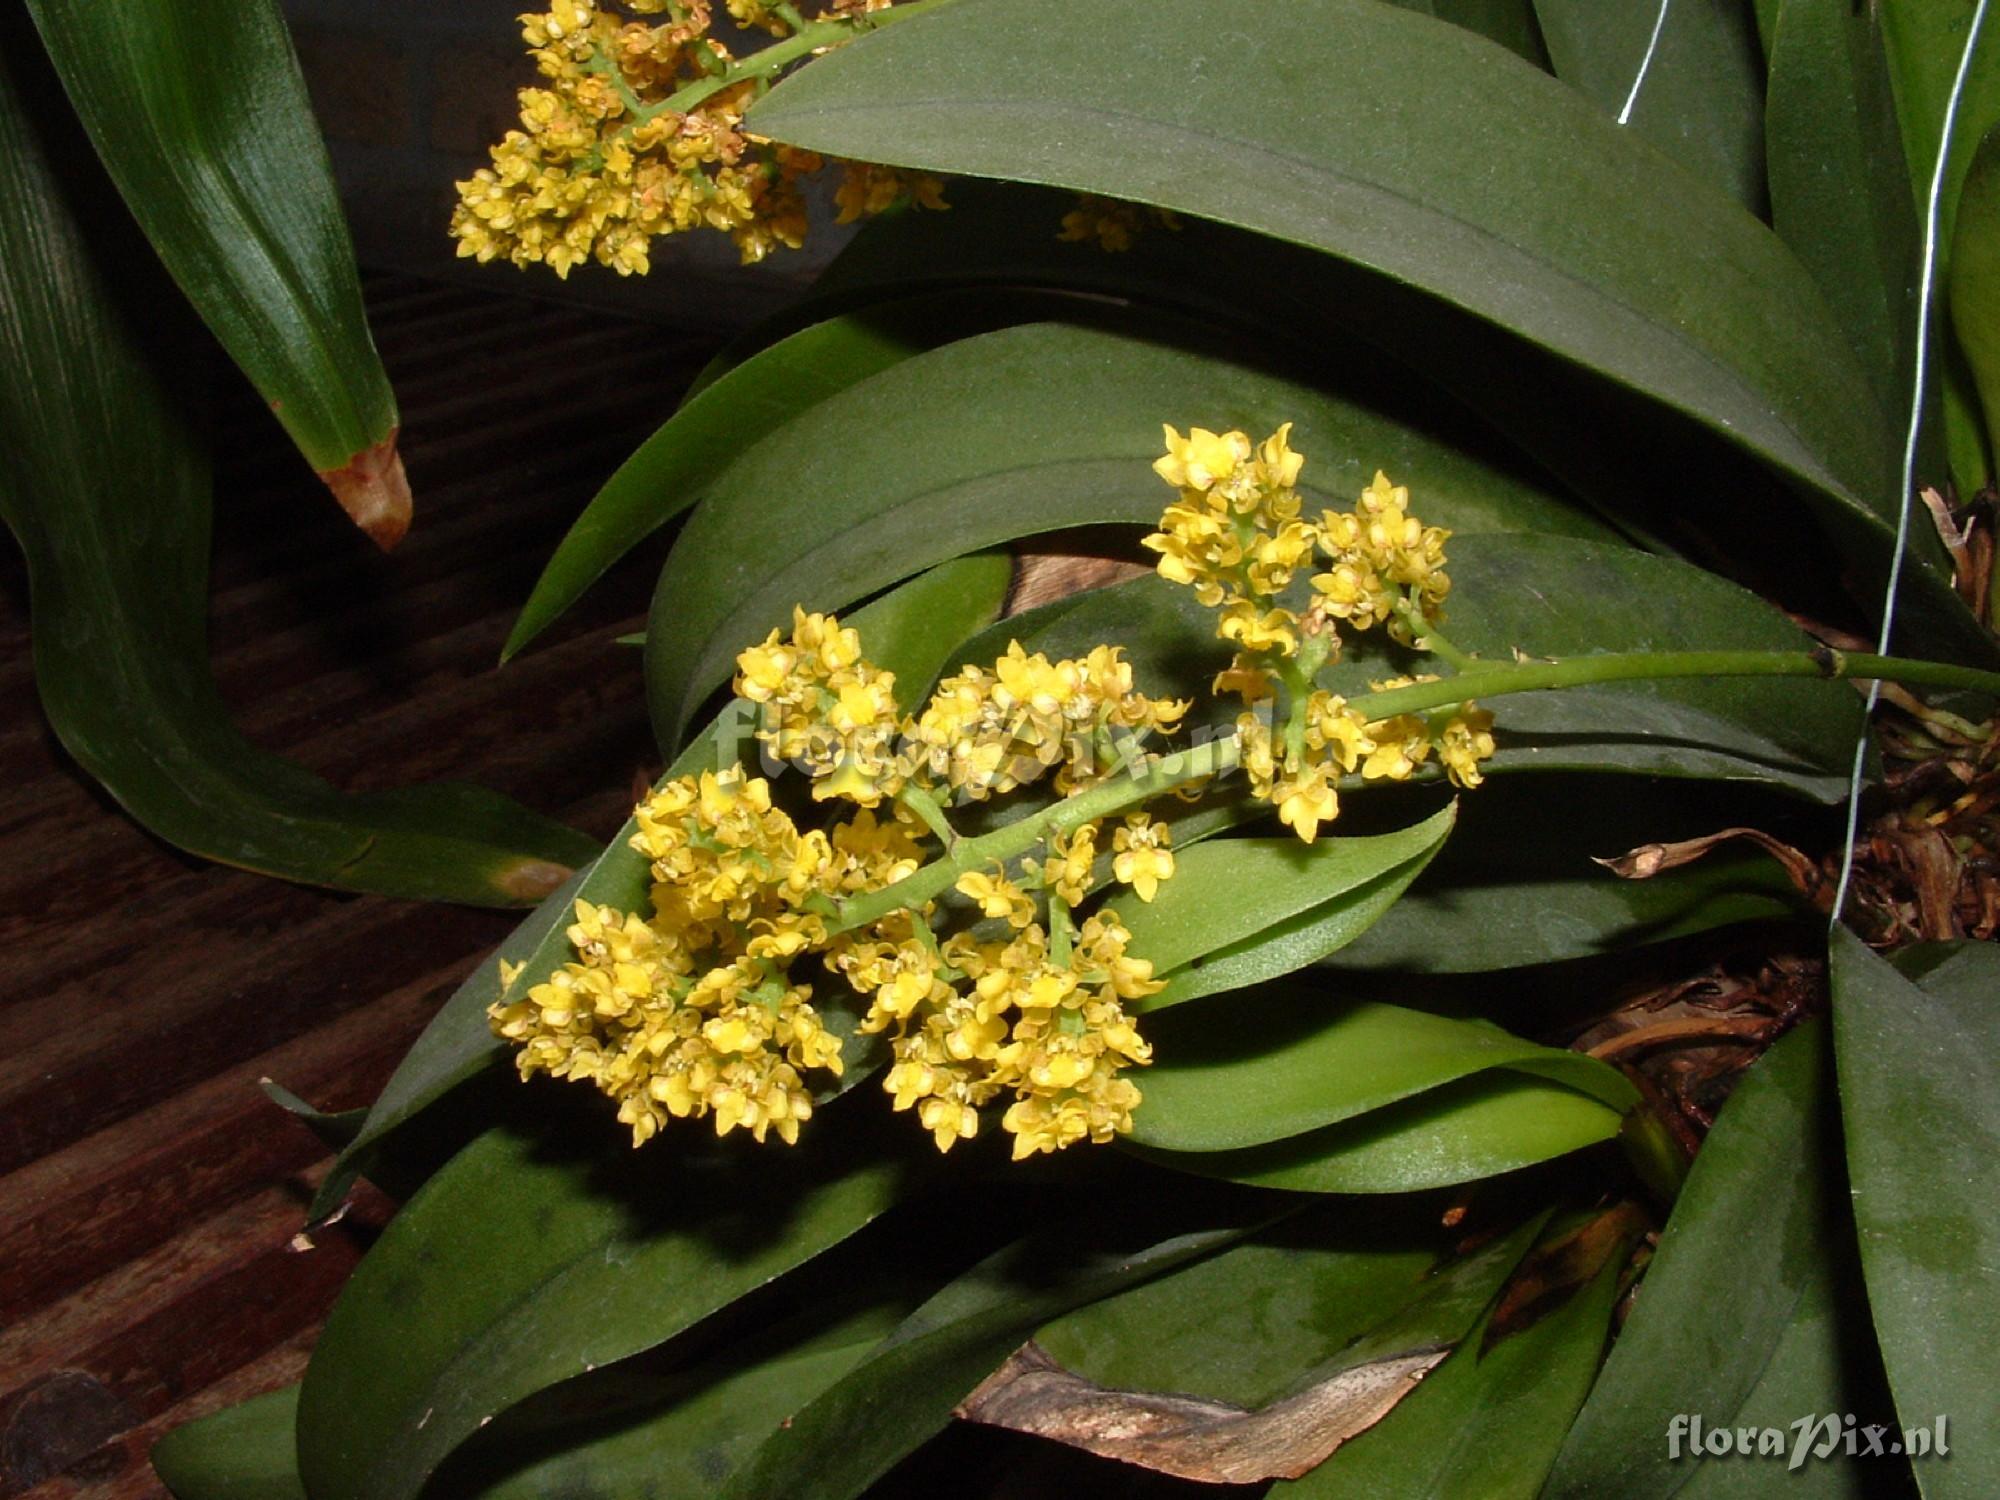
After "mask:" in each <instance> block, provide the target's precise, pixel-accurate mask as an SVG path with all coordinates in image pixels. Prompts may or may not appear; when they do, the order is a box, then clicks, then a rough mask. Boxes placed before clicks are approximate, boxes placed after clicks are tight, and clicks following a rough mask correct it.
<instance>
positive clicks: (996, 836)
mask: <svg viewBox="0 0 2000 1500" xmlns="http://www.w3.org/2000/svg"><path fill="white" fill-rule="evenodd" d="M1241 755H1242V746H1241V745H1240V744H1238V743H1237V740H1236V737H1235V736H1234V735H1226V736H1224V737H1223V738H1221V739H1215V740H1210V741H1208V742H1207V743H1205V744H1200V745H1190V746H1189V747H1188V748H1187V749H1185V750H1176V751H1175V752H1174V753H1173V754H1171V755H1162V756H1159V757H1158V758H1156V759H1154V760H1152V761H1149V762H1147V763H1146V764H1145V765H1144V766H1141V767H1139V768H1138V769H1136V770H1133V771H1129V772H1127V773H1126V774H1125V775H1123V776H1116V777H1113V778H1112V779H1111V780H1109V781H1106V782H1102V783H1100V784H1099V785H1097V786H1094V787H1091V788H1090V789H1089V790H1088V791H1082V792H1078V793H1077V794H1076V795H1075V796H1073V797H1065V798H1064V799H1063V800H1062V801H1060V802H1058V803H1056V804H1054V805H1053V806H1051V807H1045V808H1043V809H1042V810H1041V811H1040V812H1035V813H1030V814H1029V815H1028V816H1027V817H1025V818H1017V819H1015V820H1014V821H1013V822H1012V823H1008V824H1006V825H1005V826H1003V827H1000V828H996V829H994V830H993V831H992V832H991V833H986V834H981V835H980V836H979V837H978V838H961V839H960V840H959V841H958V846H957V847H956V848H955V849H952V850H948V851H947V852H946V853H945V854H944V855H942V856H941V857H939V858H937V859H934V860H932V861H931V862H930V863H929V864H927V865H925V866H924V867H923V868H922V869H921V870H918V871H917V872H916V873H915V874H912V875H906V876H904V877H903V879H901V880H899V881H897V882H896V883H895V884H894V885H890V886H884V887H883V888H882V889H881V890H879V891H869V892H868V893H867V894H866V895H861V896H856V897H854V898H853V899H852V900H850V901H843V902H841V903H840V907H839V915H838V916H837V917H835V919H834V920H833V921H831V922H829V923H828V924H827V931H828V933H829V934H833V933H841V932H851V931H853V930H854V929H855V928H857V927H866V926H867V925H868V924H869V923H871V922H879V921H880V920H881V919H882V918H884V917H886V916H888V915H889V913H891V912H894V911H901V910H902V909H903V908H904V907H920V906H922V905H923V904H924V903H925V902H927V901H933V900H936V899H937V898H938V897H939V896H941V895H943V894H944V893H945V892H946V891H948V890H950V889H951V888H952V886H954V885H956V884H957V883H958V877H959V876H961V875H963V874H965V873H966V872H967V871H969V870H982V869H985V868H986V867H987V866H989V865H993V864H1002V865H1004V864H1005V863H1006V862H1007V861H1008V860H1010V859H1017V858H1019V857H1020V856H1021V855H1023V854H1026V853H1027V852H1028V851H1029V850H1030V849H1032V848H1034V847H1035V845H1037V844H1038V843H1040V842H1041V841H1042V840H1043V839H1045V838H1047V837H1048V836H1049V834H1051V833H1061V834H1065V835H1067V834H1071V833H1074V832H1076V830H1077V829H1079V828H1081V827H1082V826H1083V825H1084V824H1085V823H1091V822H1095V821H1096V820H1097V819H1099V818H1107V817H1110V816H1112V815H1113V814H1116V813H1121V812H1124V811H1126V810H1127V809H1128V808H1133V807H1139V806H1142V805H1143V804H1145V803H1147V802H1150V801H1152V800H1153V798H1155V797H1157V796H1159V795H1161V794H1162V793H1164V792H1170V791H1172V790H1174V788H1176V787H1181V786H1186V785H1187V784H1188V783H1189V782H1191V781H1200V780H1201V779H1202V778H1204V777H1207V776H1219V775H1221V774H1222V773H1223V772H1224V771H1229V770H1233V769H1234V768H1235V766H1236V764H1237V761H1238V760H1239V758H1240V757H1241Z"/></svg>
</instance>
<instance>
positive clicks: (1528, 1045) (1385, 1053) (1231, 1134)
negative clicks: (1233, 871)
mask: <svg viewBox="0 0 2000 1500" xmlns="http://www.w3.org/2000/svg"><path fill="white" fill-rule="evenodd" d="M1205 847H1210V848H1214V847H1220V846H1216V845H1209V846H1205ZM1323 983H1324V982H1323V981H1318V980H1311V979H1307V980H1300V981H1298V982H1296V983H1293V984H1289V985H1284V986H1280V987H1275V988H1273V989H1269V990H1264V991H1260V992H1258V993H1257V994H1254V995H1242V996H1237V997H1234V998H1232V999H1230V1000H1227V1001H1211V1002H1210V1003H1209V1004H1207V1005H1202V1006H1198V1007H1196V1008H1195V1009H1193V1010H1189V1011H1184V1012H1181V1013H1180V1014H1178V1015H1176V1016H1174V1017H1173V1018H1172V1019H1171V1020H1161V1021H1158V1022H1155V1023H1153V1024H1152V1025H1150V1026H1149V1027H1148V1034H1149V1035H1150V1037H1151V1039H1152V1041H1153V1044H1154V1049H1155V1056H1154V1061H1153V1064H1152V1066H1151V1067H1149V1068H1148V1069H1146V1071H1145V1073H1144V1074H1143V1075H1140V1076H1139V1079H1138V1081H1139V1084H1140V1087H1141V1088H1142V1089H1143V1090H1144V1093H1145V1103H1144V1104H1143V1105H1142V1106H1141V1107H1140V1108H1139V1109H1138V1110H1137V1111H1136V1112H1135V1113H1134V1116H1133V1131H1132V1139H1133V1141H1134V1142H1135V1143H1137V1144H1139V1145H1142V1146H1150V1147H1155V1148H1158V1149H1160V1150H1166V1151H1235V1150H1241V1149H1242V1148H1244V1147H1249V1146H1261V1145H1264V1144H1265V1143H1267V1142H1270V1141H1276V1140H1283V1139H1288V1138H1291V1137H1294V1136H1301V1135H1304V1134H1306V1133H1307V1132H1309V1131H1314V1130H1318V1129H1320V1128H1322V1127H1324V1126H1328V1125H1333V1124H1337V1123H1338V1122H1340V1121H1343V1120H1351V1119H1354V1118H1356V1117H1357V1116H1362V1115H1366V1114H1368V1113H1370V1112H1371V1111H1374V1110H1379V1109H1382V1108H1384V1107H1386V1106H1388V1105H1391V1104H1395V1103H1398V1102H1400V1101H1401V1100H1404V1099H1409V1098H1412V1097H1414V1096H1416V1095H1418V1094H1423V1093H1427V1092H1429V1091H1430V1090H1432V1089H1436V1088H1441V1087H1443V1086H1444V1085H1446V1084H1450V1083H1455V1082H1457V1081H1458V1080H1459V1079H1462V1078H1469V1077H1472V1076H1474V1075H1475V1074H1479V1073H1485V1072H1488V1071H1490V1070H1493V1069H1506V1070H1510V1071H1513V1072H1516V1073H1525V1074H1529V1075H1532V1076H1534V1077H1537V1078H1546V1079H1548V1080H1550V1081H1551V1082H1555V1083H1560V1084H1564V1085H1566V1086H1568V1087H1571V1088H1574V1089H1576V1090H1577V1091H1578V1092H1580V1093H1584V1094H1588V1095H1591V1096H1592V1097H1594V1098H1596V1099H1597V1100H1599V1101H1600V1102H1601V1103H1603V1104H1605V1105H1607V1106H1609V1107H1610V1108H1612V1109H1616V1110H1621V1111H1622V1110H1627V1109H1630V1108H1631V1107H1632V1106H1633V1105H1634V1104H1636V1103H1637V1102H1638V1095H1637V1094H1636V1093H1635V1092H1634V1091H1633V1088H1632V1085H1631V1084H1630V1083H1628V1082H1626V1080H1625V1077H1624V1075H1623V1074H1621V1073H1619V1072H1618V1071H1617V1070H1616V1069H1615V1068H1612V1067H1610V1066H1608V1065H1607V1064H1605V1063H1601V1062H1598V1061H1597V1060H1595V1059H1594V1058H1590V1057H1585V1056H1584V1055H1583V1054H1581V1053H1577V1052H1565V1051H1563V1050H1562V1049H1560V1048H1556V1047H1543V1046H1539V1045H1537V1044H1536V1043H1534V1042H1530V1041H1525V1040H1523V1039H1522V1038H1520V1037H1517V1036H1513V1035H1510V1034H1509V1033H1508V1032H1506V1031H1503V1030H1502V1029H1501V1028H1500V1027H1498V1026H1495V1025H1493V1024H1492V1023H1491V1022H1490V1021H1482V1020H1455V1019H1453V1018H1451V1017H1449V1016H1435V1015H1431V1014H1429V1013H1427V1012H1425V1011H1420V1010H1408V1009H1405V1008H1403V1007H1401V1006H1397V1005H1386V1004H1382V1003H1380V1002H1376V1001H1370V1000H1346V999H1334V998H1332V997H1330V996H1327V995H1325V994H1321V993H1315V991H1316V990H1318V989H1320V988H1321V987H1322V985H1323Z"/></svg>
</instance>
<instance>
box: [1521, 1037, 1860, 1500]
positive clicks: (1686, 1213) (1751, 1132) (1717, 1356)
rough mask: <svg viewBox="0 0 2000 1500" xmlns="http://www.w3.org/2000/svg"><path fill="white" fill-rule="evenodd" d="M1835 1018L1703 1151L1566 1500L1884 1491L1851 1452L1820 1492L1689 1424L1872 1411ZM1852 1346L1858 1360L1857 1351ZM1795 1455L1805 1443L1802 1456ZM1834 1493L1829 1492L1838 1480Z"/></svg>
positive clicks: (1750, 1078) (1743, 1101)
mask: <svg viewBox="0 0 2000 1500" xmlns="http://www.w3.org/2000/svg"><path fill="white" fill-rule="evenodd" d="M1825 1031H1826V1029H1825V1027H1824V1026H1821V1025H1819V1024H1818V1023H1811V1024H1808V1025H1806V1026H1802V1027H1800V1028H1799V1029H1798V1030H1797V1031H1795V1032H1793V1033H1792V1034H1791V1035H1790V1036H1788V1037H1786V1038H1785V1039H1784V1040H1783V1041H1781V1042H1780V1043H1778V1044H1777V1046H1775V1047H1773V1048H1772V1049H1771V1050H1770V1052H1769V1053H1767V1054H1766V1055H1765V1057H1764V1058H1763V1059H1762V1060H1761V1061H1760V1062H1759V1063H1758V1064H1757V1065H1756V1067H1755V1068H1754V1069H1752V1070H1751V1072H1750V1073H1749V1074H1748V1075H1747V1076H1746V1077H1745V1078H1744V1080H1743V1082H1742V1083H1741V1084H1740V1085H1739V1086H1738V1087H1737V1090H1736V1092H1735V1094H1734V1095H1733V1096H1732V1097H1731V1098H1730V1100H1729V1103H1728V1104H1727V1105H1726V1106H1725V1107H1724V1108H1723V1111H1722V1113H1721V1116H1720V1117H1719V1118H1718V1119H1717V1121H1716V1125H1715V1129H1714V1130H1713V1131H1712V1132H1710V1134H1709V1136H1708V1139H1707V1141H1706V1142H1705V1143H1704V1144H1703V1146H1702V1149H1701V1154H1700V1155H1699V1156H1697V1157H1696V1158H1695V1162H1694V1167H1693V1169H1692V1170H1691V1171H1690V1172H1689V1174H1688V1179H1687V1183H1686V1185H1685V1186H1684V1187H1683V1188H1682V1190H1681V1194H1680V1197H1679V1199H1678V1200H1677V1201H1676V1202H1675V1204H1674V1211H1673V1216H1672V1217H1671V1218H1670V1219H1669V1220H1668V1221H1667V1227H1666V1231H1665V1233H1664V1234H1663V1235H1662V1236H1661V1239H1660V1245H1659V1250H1658V1252H1657V1253H1656V1254H1655V1255H1654V1257H1653V1260H1652V1263H1651V1264H1650V1266H1649V1267H1648V1268H1647V1271H1646V1279H1645V1281H1644V1283H1643V1284H1642V1285H1641V1288H1640V1292H1639V1296H1638V1299H1637V1301H1636V1302H1635V1303H1634V1305H1633V1311H1632V1315H1631V1317H1630V1318H1629V1319H1628V1320H1627V1321H1626V1323H1625V1326H1624V1329H1623V1331H1622V1332H1621V1333H1620V1335H1619V1338H1618V1342H1617V1344H1616V1345H1615V1346H1614V1348H1613V1349H1612V1351H1611V1357H1610V1359H1609V1361H1608V1362H1607V1363H1606V1365H1605V1367H1604V1372H1603V1374H1602V1375H1601V1376H1600V1377H1599V1379H1598V1382H1597V1385H1596V1387H1595V1388H1594V1389H1593V1390H1592V1392H1591V1394H1590V1399H1589V1401H1588V1402H1586V1403H1585V1405H1584V1408H1583V1410H1582V1412H1581V1413H1580V1414H1579V1415H1578V1417H1577V1420H1576V1423H1575V1425H1574V1426H1573V1427H1572V1428H1571V1429H1570V1434H1569V1437H1568V1438H1567V1439H1566V1440H1565V1442H1564V1444H1563V1451H1562V1455H1561V1457H1560V1458H1559V1459H1558V1461H1557V1463H1556V1467H1555V1471H1554V1473H1553V1474H1552V1475H1551V1476H1550V1479H1549V1483H1548V1488H1547V1489H1546V1490H1545V1491H1544V1492H1543V1493H1544V1494H1545V1495H1546V1496H1547V1497H1548V1500H1584V1497H1586V1496H1589V1497H1595V1496H1599V1495H1618V1496H1621V1497H1630V1500H1648V1497H1655V1496H1667V1495H1681V1496H1686V1497H1694V1496H1709V1495H1713V1496H1735V1495H1739V1494H1762V1493H1765V1492H1766V1491H1769V1492H1772V1493H1777V1492H1780V1491H1782V1492H1783V1493H1786V1494H1792V1493H1811V1494H1821V1493H1841V1494H1851V1493H1870V1492H1869V1491H1867V1490H1865V1489H1864V1490H1856V1489H1855V1488H1854V1485H1855V1484H1857V1483H1858V1482H1859V1481H1858V1480H1856V1479H1855V1478H1853V1477H1852V1475H1850V1474H1848V1473H1847V1472H1846V1469H1845V1467H1844V1466H1843V1464H1842V1463H1841V1462H1840V1458H1839V1456H1836V1457H1835V1458H1834V1460H1833V1461H1831V1462H1814V1463H1812V1464H1811V1465H1810V1478H1811V1480H1812V1487H1809V1488H1806V1489H1803V1490H1800V1489H1798V1488H1786V1486H1787V1485H1793V1486H1797V1485H1800V1484H1802V1483H1804V1480H1803V1479H1802V1477H1801V1476H1799V1475H1796V1474H1788V1473H1787V1472H1786V1464H1785V1463H1784V1462H1783V1461H1779V1460H1777V1459H1773V1458H1769V1457H1766V1458H1763V1459H1749V1460H1746V1459H1742V1458H1729V1459H1721V1460H1711V1459H1709V1458H1707V1457H1705V1456H1703V1455H1700V1454H1690V1453H1689V1452H1687V1451H1686V1449H1685V1444H1684V1445H1683V1451H1682V1453H1681V1454H1680V1456H1679V1457H1678V1458H1676V1457H1674V1456H1673V1455H1672V1454H1671V1452H1670V1450H1669V1446H1668V1438H1669V1436H1670V1434H1671V1433H1672V1432H1673V1431H1675V1428H1674V1426H1673V1423H1674V1419H1675V1418H1676V1417H1692V1416H1695V1415H1697V1414H1698V1415H1699V1416H1700V1417H1701V1419H1702V1421H1703V1422H1704V1424H1706V1425H1707V1426H1708V1427H1710V1428H1711V1429H1714V1428H1725V1427H1736V1426H1765V1425H1769V1426H1775V1427H1788V1426H1789V1425H1790V1424H1792V1423H1793V1422H1795V1421H1796V1420H1797V1419H1799V1418H1802V1417H1807V1416H1811V1415H1814V1414H1817V1413H1826V1412H1833V1413H1842V1412H1850V1411H1855V1412H1862V1413H1863V1414H1864V1416H1863V1419H1864V1420H1867V1416H1866V1411H1867V1408H1866V1406H1865V1405H1863V1404H1861V1403H1862V1398H1863V1396H1864V1395H1865V1392H1864V1391H1862V1390H1861V1389H1860V1388H1858V1387H1857V1386H1856V1385H1855V1384H1854V1381H1853V1374H1852V1370H1851V1367H1852V1366H1853V1365H1854V1363H1855V1360H1854V1356H1853V1354H1852V1352H1851V1348H1850V1346H1851V1345H1852V1342H1853V1340H1852V1333H1853V1330H1854V1328H1855V1326H1856V1325H1857V1323H1858V1322H1859V1318H1858V1294H1857V1289H1855V1288H1854V1287H1853V1286H1852V1283H1851V1279H1850V1278H1848V1277H1847V1276H1846V1274H1845V1272H1844V1270H1843V1269H1842V1265H1843V1262H1844V1261H1851V1258H1852V1251H1851V1248H1850V1247H1851V1244H1852V1230H1851V1221H1850V1220H1849V1219H1848V1217H1847V1214H1846V1211H1845V1209H1844V1208H1843V1207H1842V1205H1841V1203H1840V1198H1841V1196H1842V1195H1841V1193H1840V1181H1839V1171H1840V1167H1839V1159H1838V1154H1837V1152H1838V1148H1837V1145H1836V1143H1835V1141H1834V1140H1833V1138H1832V1134H1831V1124H1830V1120H1829V1118H1828V1104H1829V1102H1830V1101H1829V1098H1828V1090H1827V1083H1828V1079H1827V1077H1826V1074H1827V1037H1826V1034H1825ZM1844 1350H1848V1351H1849V1352H1845V1353H1844V1352H1843V1351H1844ZM1787 1456H1788V1457H1789V1453H1788V1455H1787ZM1820 1486H1825V1488H1821V1487H1820Z"/></svg>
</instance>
